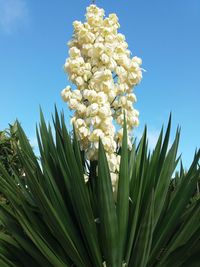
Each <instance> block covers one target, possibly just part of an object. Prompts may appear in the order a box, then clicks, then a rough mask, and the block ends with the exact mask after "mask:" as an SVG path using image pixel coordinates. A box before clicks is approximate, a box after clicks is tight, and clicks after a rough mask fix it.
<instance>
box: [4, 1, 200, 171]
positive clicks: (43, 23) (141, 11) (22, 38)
mask: <svg viewBox="0 0 200 267" xmlns="http://www.w3.org/2000/svg"><path fill="white" fill-rule="evenodd" d="M89 4H90V1H87V0H73V1H68V0H50V1H49V0H42V1H40V0H34V1H33V0H0V101H1V102H0V104H1V105H0V129H3V128H5V127H6V126H7V124H8V123H10V122H13V121H14V120H15V118H16V117H17V118H18V119H19V121H20V122H21V123H22V125H23V127H24V128H25V130H26V133H27V135H28V136H29V138H30V139H31V141H32V142H33V143H34V142H35V141H34V140H35V124H36V122H38V120H39V105H41V106H42V109H43V111H44V113H45V116H46V118H47V119H49V118H50V116H51V113H52V112H53V109H54V104H55V103H56V104H57V106H58V108H59V109H62V108H64V109H65V112H66V115H68V112H67V110H66V107H65V104H64V103H63V102H62V100H61V98H60V91H61V90H62V89H63V88H64V87H65V86H66V85H67V83H68V81H67V77H66V75H65V74H64V72H63V64H64V62H65V58H66V57H67V53H68V50H67V46H66V43H67V41H68V40H69V39H70V38H71V35H72V22H73V21H74V20H83V18H84V14H85V8H86V7H87V5H89ZM97 5H98V6H100V7H103V8H104V9H105V10H106V14H108V13H110V12H112V13H113V12H115V13H117V15H118V17H119V19H120V24H121V29H120V31H121V32H122V33H124V34H125V35H126V37H127V40H128V43H129V47H130V50H131V51H132V53H133V55H137V56H140V57H141V58H142V59H143V68H145V69H146V70H147V72H146V73H144V78H143V81H142V83H141V84H140V85H139V86H138V87H137V88H136V91H135V92H136V95H137V98H138V103H137V108H138V109H139V111H140V122H141V124H140V127H139V128H138V130H137V131H136V133H135V134H136V135H137V136H139V135H140V134H141V131H142V129H143V127H144V124H145V123H146V124H147V125H148V128H149V138H150V143H151V145H152V144H153V143H154V142H155V139H156V137H157V135H158V132H159V130H160V128H161V126H162V124H163V123H164V124H165V125H166V123H167V120H168V116H169V113H170V111H172V114H173V133H174V131H175V128H176V126H177V125H178V124H179V125H180V126H181V128H182V134H181V143H180V152H182V153H183V161H184V163H185V165H186V166H187V165H188V164H189V163H190V162H191V160H192V157H193V154H194V150H195V148H196V147H200V120H199V115H200V104H199V102H200V15H199V14H200V1H199V0H190V1H187V0H168V1H164V0H151V1H149V0H140V1H136V0H129V1H125V0H123V1H122V0H121V1H120V0H97Z"/></svg>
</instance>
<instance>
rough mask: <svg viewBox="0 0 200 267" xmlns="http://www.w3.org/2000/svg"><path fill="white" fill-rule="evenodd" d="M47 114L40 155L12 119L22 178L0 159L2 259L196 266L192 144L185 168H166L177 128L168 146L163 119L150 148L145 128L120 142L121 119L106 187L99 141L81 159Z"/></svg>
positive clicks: (110, 266)
mask: <svg viewBox="0 0 200 267" xmlns="http://www.w3.org/2000/svg"><path fill="white" fill-rule="evenodd" d="M53 121H54V128H55V134H54V133H53V132H52V129H51V127H50V126H47V125H46V123H45V120H44V117H43V115H42V114H41V123H40V126H39V129H38V130H37V137H38V145H39V149H40V159H38V158H37V157H36V156H35V155H34V153H33V150H32V147H31V145H30V143H29V142H28V139H27V137H26V135H25V133H24V131H23V130H22V128H21V126H20V125H19V124H18V135H19V140H20V146H21V149H20V150H18V155H19V157H20V161H21V163H22V165H23V168H24V171H25V177H24V179H25V183H24V182H23V183H22V182H21V177H20V176H19V175H18V174H17V173H16V174H15V175H14V177H12V176H10V175H9V173H8V171H6V169H5V168H4V167H3V166H2V165H1V167H0V172H1V173H2V175H1V177H0V188H1V191H2V192H3V194H4V195H5V196H6V198H7V200H8V202H7V203H2V204H1V206H0V221H1V224H2V226H3V227H4V232H1V233H0V266H1V267H16V266H17V267H18V266H20V267H21V266H26V267H27V266H30V267H31V266H33V267H35V266H38V267H39V266H41V267H47V266H48V267H50V266H53V267H62V266H63V267H64V266H76V267H83V266H85V267H90V266H91V267H100V266H101V267H102V266H107V267H122V266H130V267H134V266H135V267H145V266H148V267H153V266H155V267H157V266H162V267H165V266H166V267H167V266H172V267H173V266H174V267H175V266H176V267H178V266H185V267H197V266H199V264H200V253H199V252H200V242H199V238H200V201H199V200H198V198H196V199H195V200H194V198H193V199H192V197H193V196H194V193H195V192H196V185H197V180H198V177H199V174H200V169H199V167H198V161H199V157H200V152H199V151H197V152H196V153H195V156H194V160H193V163H192V165H191V167H190V169H189V170H188V172H184V170H183V167H182V166H181V167H180V171H179V172H176V175H175V176H173V174H174V171H175V169H176V167H177V163H178V160H179V158H178V159H177V148H178V142H179V134H180V131H179V129H178V130H177V133H176V137H175V140H174V142H173V144H172V146H171V148H168V144H169V137H170V125H171V119H170V121H169V124H168V127H167V130H166V133H165V135H164V137H163V129H162V130H161V133H160V136H159V138H158V141H157V144H156V147H155V149H154V150H153V151H152V152H151V153H150V152H149V150H148V145H147V137H146V129H145V130H144V134H143V137H142V139H141V140H140V143H139V144H138V145H137V146H136V145H135V144H134V145H133V149H132V151H129V150H128V148H127V138H126V125H125V126H124V133H125V134H124V136H123V145H122V149H121V150H120V151H119V152H118V153H120V154H121V164H120V173H119V182H118V191H117V195H115V196H114V195H113V190H112V185H111V178H110V172H109V168H108V164H107V159H106V155H105V151H104V148H103V145H102V143H101V140H100V146H99V156H98V162H96V163H93V164H89V163H88V162H86V161H85V158H84V152H82V151H80V148H79V143H78V141H77V138H76V134H75V133H74V135H73V138H72V137H71V136H70V135H69V134H68V132H67V129H66V124H65V120H64V116H63V114H61V116H60V117H59V115H58V113H57V111H56V112H55V119H54V120H53ZM95 165H97V166H98V173H97V172H96V167H94V166H95ZM86 172H89V180H88V181H87V182H86V181H85V179H84V174H85V173H86Z"/></svg>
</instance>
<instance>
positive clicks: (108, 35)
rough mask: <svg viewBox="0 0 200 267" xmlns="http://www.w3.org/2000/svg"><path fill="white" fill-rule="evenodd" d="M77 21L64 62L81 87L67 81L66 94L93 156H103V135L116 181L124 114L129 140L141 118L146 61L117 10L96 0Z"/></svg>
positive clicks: (82, 138)
mask: <svg viewBox="0 0 200 267" xmlns="http://www.w3.org/2000/svg"><path fill="white" fill-rule="evenodd" d="M73 26H74V35H73V39H72V40H71V41H70V42H69V47H70V49H69V58H67V60H66V63H65V66H64V68H65V71H66V72H67V73H68V76H69V79H70V80H71V82H72V83H73V84H75V86H76V89H74V90H72V88H71V87H70V86H67V87H66V88H65V89H64V90H63V91H62V93H61V94H62V98H63V100H64V101H66V102H68V105H69V108H70V109H71V110H74V111H75V112H74V116H73V118H72V123H73V124H74V126H75V129H76V130H77V133H78V136H79V139H80V143H81V148H82V149H83V150H85V151H86V155H87V158H88V160H91V161H92V160H97V155H98V153H97V152H98V142H99V138H101V140H102V143H103V145H104V148H105V151H106V154H107V158H108V163H109V167H110V171H111V175H112V179H113V184H116V180H117V173H118V170H119V162H120V158H119V156H117V154H116V150H117V147H118V146H120V145H121V142H122V136H123V122H124V114H125V116H126V120H127V130H128V133H129V146H131V142H130V134H131V131H132V129H133V128H134V127H135V126H137V125H138V123H139V121H138V116H139V113H138V111H137V110H136V109H134V108H133V104H134V103H135V102H136V96H135V94H134V93H133V88H134V86H136V85H137V84H138V83H139V82H140V80H141V78H142V71H141V68H140V65H141V63H142V61H141V59H140V58H138V57H133V58H131V57H130V54H131V53H130V51H129V50H128V44H127V42H126V40H125V36H124V35H122V34H121V33H118V28H119V26H120V25H119V22H118V18H117V16H116V14H110V15H109V16H108V17H106V18H104V10H103V9H100V8H98V7H97V6H96V5H90V6H89V7H88V8H87V13H86V22H85V23H82V22H79V21H75V22H74V23H73ZM114 125H115V126H114Z"/></svg>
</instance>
